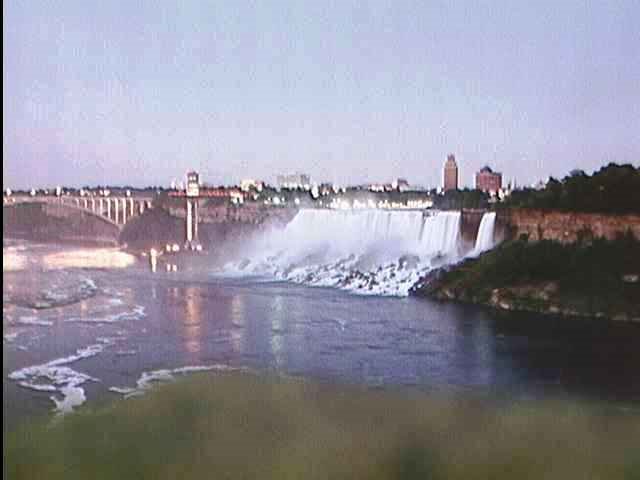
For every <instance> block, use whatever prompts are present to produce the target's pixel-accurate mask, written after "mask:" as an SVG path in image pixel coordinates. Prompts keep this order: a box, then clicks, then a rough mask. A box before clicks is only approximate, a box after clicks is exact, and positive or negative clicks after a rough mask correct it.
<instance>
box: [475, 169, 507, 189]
mask: <svg viewBox="0 0 640 480" xmlns="http://www.w3.org/2000/svg"><path fill="white" fill-rule="evenodd" d="M476 188H477V189H478V190H482V191H483V192H489V193H491V194H496V193H498V190H500V189H501V188H502V174H501V173H498V172H494V171H493V170H491V168H490V167H489V166H486V167H483V168H482V169H481V170H480V171H479V172H478V173H476Z"/></svg>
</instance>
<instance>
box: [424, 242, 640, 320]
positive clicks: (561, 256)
mask: <svg viewBox="0 0 640 480" xmlns="http://www.w3.org/2000/svg"><path fill="white" fill-rule="evenodd" d="M639 276H640V241H638V240H636V239H634V237H633V236H632V235H630V234H627V235H620V236H619V237H618V238H617V239H616V240H614V241H607V240H604V239H595V240H590V239H589V240H584V241H581V242H578V243H576V244H570V245H563V244H560V243H558V242H554V241H551V240H543V241H539V242H535V243H533V242H528V241H527V240H526V239H524V238H522V239H518V240H515V241H509V242H506V243H504V244H502V245H500V246H498V247H497V248H495V249H493V250H490V251H488V252H486V253H484V254H483V255H481V256H480V257H479V258H476V259H469V260H466V261H464V262H463V263H461V264H459V265H456V266H454V267H452V268H450V269H449V270H447V271H439V272H435V273H433V274H432V275H431V276H430V277H428V278H426V279H424V280H423V281H422V282H421V283H420V284H419V286H418V287H417V288H416V289H415V290H414V293H417V294H420V295H426V296H430V297H435V298H439V299H456V300H461V301H465V302H472V303H480V304H486V305H491V306H494V307H498V308H503V309H513V310H531V311H538V312H544V313H564V314H570V315H586V316H601V317H608V318H613V319H627V320H638V321H640V280H639Z"/></svg>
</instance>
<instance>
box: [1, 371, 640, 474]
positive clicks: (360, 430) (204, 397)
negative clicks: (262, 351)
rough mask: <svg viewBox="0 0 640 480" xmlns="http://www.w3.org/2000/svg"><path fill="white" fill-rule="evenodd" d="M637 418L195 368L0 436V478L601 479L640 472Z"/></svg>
mask: <svg viewBox="0 0 640 480" xmlns="http://www.w3.org/2000/svg"><path fill="white" fill-rule="evenodd" d="M639 434H640V416H638V414H637V413H629V412H627V413H624V412H615V413H612V412H610V411H609V412H605V411H603V410H602V409H601V408H599V407H597V406H594V405H584V404H576V403H565V402H542V403H540V402H536V403H534V402H527V403H523V404H519V405H511V406H509V407H505V406H503V407H498V406H497V405H496V404H495V402H491V401H489V400H487V399H480V398H469V397H465V398H444V397H437V396H433V395H431V396H429V395H426V394H423V393H422V394H421V393H407V392H402V393H401V392H382V391H370V390H368V391H367V390H363V389H357V388H347V387H337V386H326V385H320V384H312V383H306V382H302V381H297V380H290V379H275V378H263V377H257V376H253V375H248V374H247V375H244V374H243V375H238V374H233V375H231V374H229V375H216V376H210V375H199V376H196V377H194V378H191V379H188V380H185V381H181V382H179V383H177V384H174V385H169V386H165V387H162V388H160V389H158V390H157V391H155V392H152V393H150V394H148V395H147V396H145V397H142V398H134V399H130V400H127V401H119V402H115V403H114V404H113V405H112V406H110V407H107V408H103V409H100V410H97V411H93V412H88V411H85V412H82V413H78V414H74V415H71V416H68V417H65V418H64V419H62V420H60V421H57V422H54V423H53V424H50V423H48V424H42V425H31V426H28V427H24V428H22V429H20V430H18V431H16V432H13V433H12V434H9V435H8V436H7V437H6V438H5V447H4V456H5V459H4V460H5V462H4V465H5V467H4V468H5V474H6V475H7V476H6V478H12V479H23V478H29V479H33V478H46V479H49V480H54V479H58V478H60V479H61V478H65V479H75V478H78V479H86V478H92V479H111V478H113V479H115V478H153V479H173V478H195V479H202V478H234V479H235V478H262V479H271V478H273V479H285V478H305V479H311V478H321V479H326V478H372V479H373V478H380V479H382V478H432V479H434V478H442V479H457V478H460V479H474V478H477V479H487V478H492V479H501V478H509V479H512V478H546V479H553V478H558V479H567V478H603V479H604V478H607V479H616V478H621V479H631V478H638V476H639V475H640V449H639V448H638V443H637V440H638V438H639V436H638V435H639Z"/></svg>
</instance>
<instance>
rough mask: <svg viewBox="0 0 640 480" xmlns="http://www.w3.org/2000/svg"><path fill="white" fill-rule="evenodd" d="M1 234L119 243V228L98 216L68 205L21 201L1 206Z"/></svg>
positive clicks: (46, 240) (48, 239) (37, 238)
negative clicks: (20, 202)
mask: <svg viewBox="0 0 640 480" xmlns="http://www.w3.org/2000/svg"><path fill="white" fill-rule="evenodd" d="M2 234H3V237H15V238H24V239H27V240H35V241H44V242H82V243H85V242H89V243H96V244H101V245H117V244H118V236H119V234H120V230H119V228H118V227H117V226H116V225H113V224H111V223H109V222H108V221H106V220H104V219H102V218H100V217H98V216H97V215H93V214H91V213H89V212H84V211H81V210H80V209H77V208H74V207H71V206H68V205H62V204H55V205H54V204H48V203H22V204H16V205H10V206H4V207H3V208H2Z"/></svg>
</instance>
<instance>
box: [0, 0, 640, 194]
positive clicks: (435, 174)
mask: <svg viewBox="0 0 640 480" xmlns="http://www.w3.org/2000/svg"><path fill="white" fill-rule="evenodd" d="M3 20H4V29H3V30H4V33H3V40H4V42H3V44H4V47H3V90H2V97H3V110H2V115H3V141H2V150H3V162H2V170H3V177H4V181H3V184H4V186H5V187H6V186H12V187H23V186H29V185H34V184H37V185H44V184H47V185H55V184H75V185H83V184H98V183H112V184H124V183H130V184H134V185H145V184H169V182H170V181H171V180H172V179H173V178H178V177H181V176H182V175H183V174H184V172H185V171H186V169H188V168H192V167H193V168H197V169H199V170H201V171H202V173H203V176H204V180H205V181H209V182H212V183H230V182H237V181H239V180H240V179H241V178H244V177H254V178H264V179H266V180H272V179H274V177H275V175H276V174H277V173H279V172H289V171H304V172H308V173H310V174H311V175H312V177H313V178H314V179H317V180H330V181H336V182H364V181H367V180H368V181H390V180H391V179H392V178H394V177H398V176H401V177H407V178H408V179H409V180H410V181H411V183H415V184H425V185H436V184H438V185H439V184H440V183H441V181H442V180H441V176H442V175H441V169H442V165H443V162H444V160H445V157H446V154H447V153H449V152H453V153H455V154H456V157H457V159H458V162H459V165H460V167H461V179H462V181H463V182H464V183H466V184H469V185H470V184H471V181H472V176H473V172H474V171H476V170H477V169H479V168H480V167H481V166H483V165H484V164H487V163H488V164H490V165H491V166H493V167H495V168H496V169H498V170H502V171H503V173H504V175H505V177H506V178H511V177H514V176H515V177H517V178H518V180H519V181H520V182H521V183H524V182H531V181H533V180H535V179H538V178H542V177H546V176H548V175H550V174H553V175H559V176H561V175H564V174H565V173H566V172H568V171H569V170H570V169H573V168H576V167H579V168H583V169H585V170H587V171H591V170H593V169H594V168H596V167H599V166H600V165H602V164H604V163H605V162H609V161H617V162H631V163H634V164H636V165H638V162H640V27H639V25H640V1H639V0H629V1H604V0H603V1H575V0H572V1H570V0H560V1H557V0H554V1H549V2H546V1H505V2H500V1H476V2H452V1H427V0H425V1H420V2H404V1H399V0H395V1H389V2H382V1H380V2H348V1H345V0H340V1H335V2H322V1H307V2H276V1H272V2H270V1H263V2H262V1H260V2H258V1H255V2H240V1H235V0H234V1H224V2H215V1H202V2H195V1H175V2H167V1H157V0H154V1H148V2H145V1H130V0H127V1H111V0H110V1H105V2H101V1H88V0H83V1H70V0H69V1H67V0H65V1H20V2H17V1H13V2H3Z"/></svg>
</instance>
